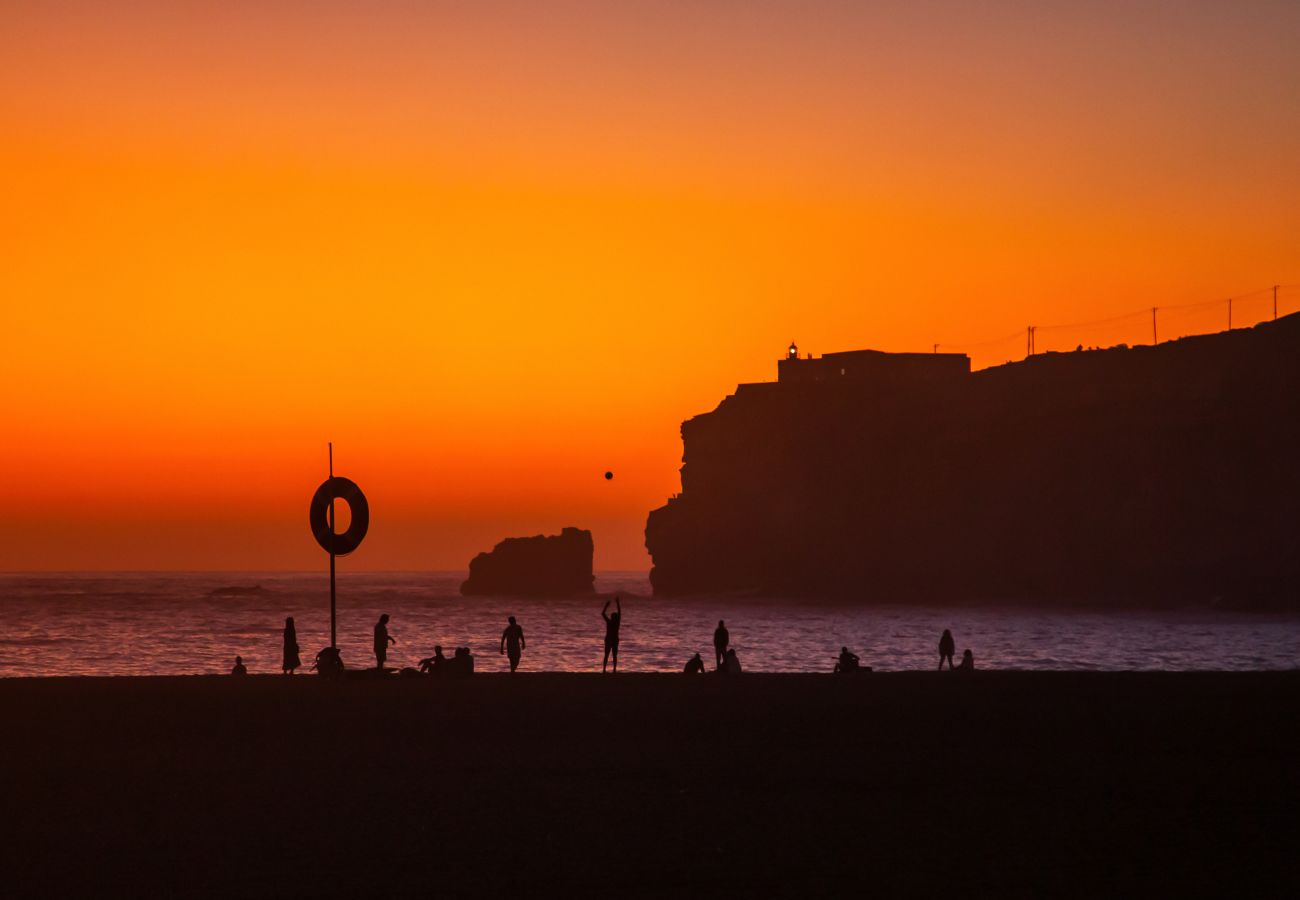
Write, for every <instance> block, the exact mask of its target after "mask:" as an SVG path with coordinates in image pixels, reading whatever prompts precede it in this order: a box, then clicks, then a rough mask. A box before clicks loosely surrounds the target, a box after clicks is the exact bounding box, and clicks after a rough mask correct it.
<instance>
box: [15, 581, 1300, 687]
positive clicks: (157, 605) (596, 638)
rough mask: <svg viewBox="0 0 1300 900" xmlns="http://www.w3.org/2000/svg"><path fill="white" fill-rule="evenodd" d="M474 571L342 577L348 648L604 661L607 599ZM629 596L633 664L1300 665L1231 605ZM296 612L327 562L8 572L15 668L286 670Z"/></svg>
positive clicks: (638, 591) (567, 663) (666, 667)
mask: <svg viewBox="0 0 1300 900" xmlns="http://www.w3.org/2000/svg"><path fill="white" fill-rule="evenodd" d="M462 578H463V575H461V574H459V573H392V574H372V573H365V574H353V573H346V572H345V573H341V574H340V575H339V580H338V614H339V646H340V648H341V650H342V653H343V659H344V662H345V663H346V664H347V665H348V666H349V667H350V668H356V667H363V666H371V665H373V664H374V658H373V656H372V655H371V649H370V644H371V629H372V628H373V626H374V623H375V621H376V620H377V619H378V617H379V615H380V613H385V612H386V613H388V614H389V615H390V616H391V617H392V621H391V622H390V624H389V631H390V633H391V634H392V635H393V637H394V638H396V639H397V645H396V646H395V647H393V648H392V649H391V650H390V655H389V659H388V664H389V665H390V666H403V665H414V664H415V663H416V661H417V660H419V659H420V658H421V657H424V656H428V655H430V654H431V653H432V652H433V646H434V644H442V646H443V647H444V648H445V651H446V652H447V654H448V655H450V654H451V649H452V648H454V647H457V646H468V647H470V648H471V650H472V651H473V652H474V654H475V657H476V662H475V664H476V668H477V669H478V670H480V671H505V670H506V669H507V665H506V660H505V657H503V656H500V655H499V653H498V648H499V642H500V635H501V630H502V629H503V628H504V627H505V624H506V622H505V620H506V616H508V615H514V616H516V617H517V618H518V620H519V623H520V625H522V626H523V628H524V632H525V637H526V640H527V644H528V647H527V650H526V651H525V653H524V658H523V664H522V666H521V669H523V670H525V671H541V670H547V671H574V672H589V671H599V669H600V660H601V650H602V646H603V639H604V623H603V622H602V621H601V618H600V609H601V606H602V604H603V600H602V599H592V598H587V599H563V600H527V599H517V598H495V597H461V596H460V594H459V593H458V590H457V588H458V586H459V584H460V581H461V579H462ZM597 589H598V590H599V591H601V592H602V593H604V592H615V591H617V592H621V593H622V594H623V596H624V602H623V612H624V616H623V631H622V644H621V647H620V660H619V662H620V668H621V669H625V670H628V671H680V669H681V667H682V665H683V664H684V663H685V661H686V659H687V658H688V657H689V656H690V655H691V654H692V653H694V652H696V651H698V652H699V653H700V654H701V655H702V656H703V657H704V658H705V660H706V662H707V663H708V664H709V667H710V668H712V662H713V659H712V655H713V653H712V634H713V628H714V626H715V625H716V624H717V621H718V619H725V620H726V621H727V627H728V629H729V631H730V633H731V640H732V645H733V646H734V647H735V648H736V650H737V653H738V655H739V656H740V659H741V662H742V665H743V666H744V668H745V669H746V670H749V671H759V672H825V671H829V670H830V668H831V666H832V665H833V663H834V657H835V655H836V654H837V653H838V652H839V648H840V647H841V645H847V646H848V647H849V648H850V649H852V650H853V651H854V652H856V653H857V654H858V655H859V656H861V657H862V661H863V663H864V664H866V665H870V666H873V667H874V668H876V669H878V670H906V669H927V668H931V667H933V666H935V665H936V663H937V650H936V647H937V643H938V639H939V635H940V633H941V632H942V630H943V629H944V628H950V629H952V632H953V635H954V637H955V638H956V642H957V653H958V656H959V657H960V654H961V651H962V650H963V649H965V648H967V647H970V648H971V649H972V650H973V652H974V654H975V659H976V664H977V666H979V667H980V668H998V669H1073V670H1083V669H1091V670H1132V669H1166V670H1195V669H1208V670H1261V669H1290V668H1295V667H1296V665H1297V651H1298V650H1300V616H1288V615H1242V614H1228V613H1217V612H1192V611H1188V612H1175V613H1168V612H1161V613H1153V612H1133V613H1113V612H1094V611H1056V612H1034V611H1028V610H1024V609H1014V608H1008V609H996V608H984V609H965V608H956V609H946V608H934V607H903V606H895V607H844V606H842V605H822V604H817V603H808V602H798V603H796V602H792V601H781V600H776V599H753V598H721V597H719V598H709V597H700V598H692V599H689V600H686V599H680V600H679V599H660V598H654V597H651V596H649V594H650V589H649V583H648V582H647V580H646V576H645V574H644V573H617V572H613V573H602V574H600V575H598V576H597ZM286 616H293V617H294V619H295V621H296V624H297V629H298V642H299V644H300V645H301V647H302V657H303V661H304V662H305V663H306V664H307V666H310V664H311V661H312V659H313V657H314V656H315V653H316V651H317V650H319V649H320V648H322V647H324V646H326V645H327V644H328V643H329V579H328V575H326V574H325V573H323V572H322V573H311V574H283V573H273V574H270V573H250V574H232V573H180V574H171V573H147V574H105V575H86V574H75V575H54V574H41V575H23V574H10V575H0V621H3V625H4V627H3V632H2V633H0V676H4V677H13V676H24V675H164V674H199V673H219V672H227V671H229V669H230V667H231V665H232V664H233V660H234V657H235V655H236V654H239V655H241V656H243V657H244V662H245V664H246V665H247V666H248V668H249V671H250V672H254V673H257V672H278V671H279V669H280V652H281V632H282V629H283V627H284V619H285V617H286Z"/></svg>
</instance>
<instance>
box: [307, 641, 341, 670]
mask: <svg viewBox="0 0 1300 900" xmlns="http://www.w3.org/2000/svg"><path fill="white" fill-rule="evenodd" d="M312 668H314V669H315V670H316V674H318V675H339V674H342V672H343V657H342V656H341V655H340V654H339V649H338V648H337V647H323V648H321V651H320V653H317V654H316V661H315V662H314V663H313V664H312Z"/></svg>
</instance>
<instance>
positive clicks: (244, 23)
mask: <svg viewBox="0 0 1300 900" xmlns="http://www.w3.org/2000/svg"><path fill="white" fill-rule="evenodd" d="M266 7H273V9H269V10H268V9H267V8H266ZM1297 46H1300V4H1295V3H1292V2H1275V3H1266V2H1239V3H1220V2H1214V3H1208V2H1207V3H1194V2H1177V3H1173V2H1171V3H1147V4H1131V3H1116V4H1109V3H1099V2H1087V3H1077V4H1066V3H1053V2H1033V3H1030V2H1025V3H1001V4H999V3H980V4H972V3H923V2H908V3H897V4H893V3H879V4H869V3H861V2H809V0H802V2H789V3H777V2H754V0H748V2H743V3H742V2H712V3H709V2H700V0H694V2H680V3H676V2H643V3H600V2H592V3H537V2H528V3H488V2H481V0H479V2H466V3H432V2H408V3H397V2H390V3H383V2H373V0H372V2H365V3H360V2H358V3H342V2H301V3H278V4H264V3H254V2H230V0H226V2H213V3H183V2H135V3H131V4H109V3H104V4H63V3H56V2H40V3H21V2H8V3H6V4H4V6H3V9H2V10H0V134H2V136H3V140H0V191H2V194H3V202H2V203H0V333H2V334H3V338H4V344H3V353H2V354H0V381H2V382H3V386H4V387H3V392H0V479H2V480H3V483H2V484H0V488H3V494H4V500H5V504H6V507H7V508H6V509H5V512H4V515H3V516H0V570H24V569H59V570H71V569H178V568H179V569H184V568H201V569H312V568H317V567H319V566H322V565H323V564H324V556H323V554H322V553H321V551H320V550H319V549H318V548H317V547H316V546H315V544H314V543H313V541H312V538H311V536H310V533H309V531H308V528H307V522H306V516H307V503H308V500H309V498H310V496H311V493H312V491H313V490H314V489H315V487H316V485H317V484H318V483H319V482H320V481H321V480H322V479H323V478H324V475H325V464H326V460H325V444H326V441H328V440H332V441H334V442H335V447H336V463H337V471H338V472H339V473H340V474H345V475H348V476H350V477H352V478H354V479H355V480H357V481H358V482H359V483H360V484H361V486H362V487H363V488H364V489H365V491H366V493H367V496H368V497H369V499H370V504H371V511H372V523H371V531H370V536H369V537H368V538H367V540H366V543H365V544H364V545H363V546H362V548H361V550H360V551H358V553H357V554H356V555H355V556H353V557H351V558H350V559H349V560H347V561H346V562H345V563H343V565H344V566H346V567H352V568H355V569H389V568H401V569H426V568H439V569H458V568H463V567H464V566H465V565H466V563H467V561H468V559H469V557H470V556H472V555H473V554H474V553H475V552H477V551H479V550H483V549H487V548H488V547H490V546H491V545H492V544H493V543H494V542H495V541H496V540H498V539H499V538H501V537H503V536H506V535H509V534H534V533H539V532H543V531H546V532H553V531H556V530H558V529H559V528H560V527H561V526H564V525H579V526H583V527H588V528H591V529H592V530H593V531H594V532H595V536H596V545H597V566H598V568H630V569H635V568H645V567H647V566H648V564H649V560H648V558H647V557H646V555H645V551H644V548H643V546H642V529H643V526H644V521H645V515H646V512H647V511H648V510H649V509H651V508H652V507H654V506H657V505H660V504H661V503H662V502H663V500H664V499H665V498H667V497H668V496H669V495H670V494H671V493H673V492H674V491H676V490H677V489H678V477H677V468H678V465H679V461H680V455H681V445H680V439H679V435H678V426H679V424H680V422H681V420H683V419H685V418H687V417H689V416H691V415H693V414H696V413H699V412H703V411H706V410H708V409H711V408H713V407H714V406H715V405H716V404H717V403H718V401H720V400H721V399H722V397H723V396H724V395H726V394H727V393H729V392H730V391H731V390H732V389H734V386H735V385H736V383H737V382H741V381H756V380H762V379H770V378H773V377H774V376H775V361H776V359H777V357H778V356H779V355H780V354H781V352H782V349H783V348H784V346H785V345H786V344H787V343H788V342H789V341H790V340H791V339H792V338H793V339H796V340H798V342H799V344H800V346H801V347H802V348H803V349H806V350H811V351H813V352H815V353H820V352H825V351H834V350H847V349H855V348H860V347H874V348H878V349H884V350H929V349H930V348H931V346H932V345H933V344H934V343H935V342H941V343H942V344H943V345H944V348H945V349H953V350H961V349H966V346H963V345H975V346H971V347H970V352H971V354H972V357H973V358H974V360H975V362H976V364H977V365H988V364H992V363H997V362H1001V361H1004V360H1006V359H1010V358H1013V357H1018V356H1019V355H1021V354H1022V353H1023V350H1024V339H1023V336H1022V335H1023V329H1024V326H1025V325H1026V324H1029V323H1040V324H1047V323H1054V322H1066V323H1068V322H1078V321H1085V320H1092V319H1098V318H1105V317H1110V316H1114V315H1117V314H1121V313H1127V312H1130V311H1132V310H1140V309H1143V308H1146V307H1150V306H1152V305H1174V304H1179V303H1189V302H1194V301H1203V300H1214V299H1219V298H1226V297H1228V296H1230V295H1234V294H1240V293H1242V292H1245V291H1249V290H1254V289H1258V288H1264V287H1267V286H1268V285H1271V284H1274V283H1282V284H1297V283H1300V252H1297V251H1298V250H1300V164H1297V161H1298V160H1300V53H1297V52H1296V48H1297ZM1297 294H1300V292H1297V291H1289V292H1284V296H1283V300H1284V304H1290V306H1289V308H1284V310H1283V311H1294V310H1295V309H1296V308H1297V307H1300V296H1297ZM1270 299H1271V295H1268V296H1267V297H1266V294H1265V293H1257V294H1254V295H1252V296H1251V297H1250V298H1249V299H1248V300H1247V301H1242V302H1241V304H1240V305H1239V306H1238V313H1237V315H1239V316H1240V317H1241V318H1242V320H1246V319H1252V320H1253V319H1257V318H1259V317H1260V316H1262V315H1264V314H1265V312H1266V307H1267V306H1268V304H1269V301H1270ZM1220 316H1221V313H1220V312H1219V311H1218V310H1203V311H1200V312H1199V313H1198V312H1195V311H1193V312H1187V313H1183V314H1181V315H1173V314H1171V315H1170V317H1169V320H1168V322H1167V324H1163V325H1162V337H1163V336H1169V337H1172V336H1174V335H1175V334H1176V333H1178V332H1179V331H1180V330H1213V329H1216V328H1218V327H1221V324H1222V323H1221V322H1220ZM1149 333H1150V332H1149V321H1148V320H1147V319H1145V318H1144V317H1142V316H1138V317H1135V318H1132V319H1128V320H1122V321H1119V322H1115V323H1111V324H1110V325H1107V326H1105V327H1102V328H1094V329H1062V330H1060V331H1057V332H1051V331H1044V332H1040V335H1039V340H1038V346H1039V349H1040V350H1043V349H1051V348H1052V347H1053V346H1060V347H1062V348H1064V347H1067V346H1068V347H1073V346H1074V345H1075V344H1076V343H1084V344H1102V343H1113V342H1118V341H1129V342H1137V341H1143V340H1147V339H1149ZM1002 336H1009V337H1007V339H1006V340H1004V341H1002V342H1000V343H997V342H995V343H980V342H983V341H985V340H986V339H989V338H998V337H1002ZM606 469H612V470H613V471H614V472H615V476H616V477H615V478H614V480H613V481H612V482H606V481H605V480H604V478H603V477H602V473H603V472H604V471H605V470H606Z"/></svg>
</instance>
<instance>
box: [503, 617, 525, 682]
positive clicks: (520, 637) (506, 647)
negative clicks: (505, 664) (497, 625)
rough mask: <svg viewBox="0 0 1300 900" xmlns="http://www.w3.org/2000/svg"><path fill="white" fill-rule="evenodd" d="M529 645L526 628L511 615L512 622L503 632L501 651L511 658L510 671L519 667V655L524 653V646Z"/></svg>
mask: <svg viewBox="0 0 1300 900" xmlns="http://www.w3.org/2000/svg"><path fill="white" fill-rule="evenodd" d="M526 646H528V645H527V642H525V641H524V630H523V629H522V628H520V627H519V623H518V622H516V621H515V617H514V616H511V617H510V624H509V625H507V626H506V630H505V631H503V632H501V652H502V653H503V654H505V655H506V656H508V657H509V658H510V671H511V672H514V670H515V669H517V668H519V657H520V656H522V655H523V652H524V648H525V647H526Z"/></svg>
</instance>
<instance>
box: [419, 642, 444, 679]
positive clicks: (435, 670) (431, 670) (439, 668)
mask: <svg viewBox="0 0 1300 900" xmlns="http://www.w3.org/2000/svg"><path fill="white" fill-rule="evenodd" d="M420 671H421V672H424V673H426V674H428V675H442V674H443V673H445V672H446V671H447V657H445V656H443V655H442V645H441V644H434V645H433V656H429V657H426V658H425V659H422V660H420Z"/></svg>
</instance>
